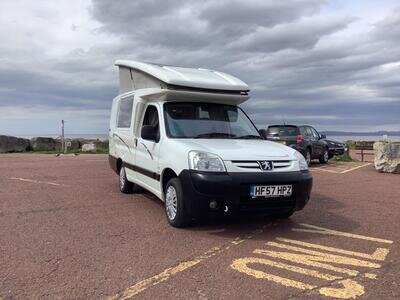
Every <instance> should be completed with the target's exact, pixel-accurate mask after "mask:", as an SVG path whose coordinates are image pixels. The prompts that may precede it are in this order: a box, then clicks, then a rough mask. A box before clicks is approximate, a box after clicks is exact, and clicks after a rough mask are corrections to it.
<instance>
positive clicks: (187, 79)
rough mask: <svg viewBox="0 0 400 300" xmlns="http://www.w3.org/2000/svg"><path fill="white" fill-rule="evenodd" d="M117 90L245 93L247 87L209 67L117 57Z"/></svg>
mask: <svg viewBox="0 0 400 300" xmlns="http://www.w3.org/2000/svg"><path fill="white" fill-rule="evenodd" d="M115 65H116V66H118V67H119V80H120V86H119V93H120V94H122V93H126V92H129V91H133V90H137V89H143V88H163V89H173V90H175V89H183V90H190V91H199V92H201V91H203V92H216V93H234V94H242V95H247V92H248V91H249V87H248V85H247V84H245V83H244V82H243V81H241V80H240V79H238V78H236V77H234V76H232V75H229V74H226V73H222V72H218V71H213V70H208V69H196V68H183V67H173V66H166V65H160V64H153V63H143V62H137V61H129V60H117V61H116V62H115Z"/></svg>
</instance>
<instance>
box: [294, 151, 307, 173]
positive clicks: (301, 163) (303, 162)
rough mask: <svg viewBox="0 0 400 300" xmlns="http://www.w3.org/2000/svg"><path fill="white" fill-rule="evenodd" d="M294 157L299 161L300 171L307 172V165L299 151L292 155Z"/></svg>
mask: <svg viewBox="0 0 400 300" xmlns="http://www.w3.org/2000/svg"><path fill="white" fill-rule="evenodd" d="M294 155H295V156H296V158H297V159H298V160H299V167H300V170H308V165H307V162H306V159H305V158H304V156H303V154H301V153H300V152H299V151H296V152H295V153H294Z"/></svg>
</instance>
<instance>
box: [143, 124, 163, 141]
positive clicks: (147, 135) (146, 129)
mask: <svg viewBox="0 0 400 300" xmlns="http://www.w3.org/2000/svg"><path fill="white" fill-rule="evenodd" d="M140 134H141V136H142V139H144V140H148V141H154V142H158V140H159V137H158V130H157V127H155V126H151V125H144V126H143V127H142V130H141V132H140Z"/></svg>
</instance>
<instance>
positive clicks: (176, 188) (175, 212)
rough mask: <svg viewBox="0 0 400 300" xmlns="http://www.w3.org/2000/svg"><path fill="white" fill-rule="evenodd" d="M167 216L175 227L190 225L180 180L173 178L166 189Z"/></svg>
mask: <svg viewBox="0 0 400 300" xmlns="http://www.w3.org/2000/svg"><path fill="white" fill-rule="evenodd" d="M164 196H165V214H166V216H167V220H168V223H169V224H171V225H172V226H173V227H185V226H187V225H188V223H189V222H188V221H189V219H188V215H187V213H186V211H185V207H184V199H183V190H182V185H181V182H180V180H179V178H172V179H170V180H169V181H168V183H167V186H166V187H165V195H164Z"/></svg>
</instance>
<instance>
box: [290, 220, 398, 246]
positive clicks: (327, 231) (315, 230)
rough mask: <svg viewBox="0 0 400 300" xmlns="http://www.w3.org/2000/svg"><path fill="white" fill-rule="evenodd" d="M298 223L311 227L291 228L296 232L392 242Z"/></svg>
mask: <svg viewBox="0 0 400 300" xmlns="http://www.w3.org/2000/svg"><path fill="white" fill-rule="evenodd" d="M299 225H301V226H303V227H307V228H312V229H304V228H292V230H293V231H298V232H310V233H319V234H326V235H336V236H344V237H348V238H353V239H360V240H367V241H372V242H378V243H385V244H392V243H393V241H391V240H385V239H380V238H375V237H370V236H365V235H359V234H354V233H348V232H343V231H337V230H333V229H329V228H324V227H319V226H315V225H310V224H305V223H300V224H299Z"/></svg>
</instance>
